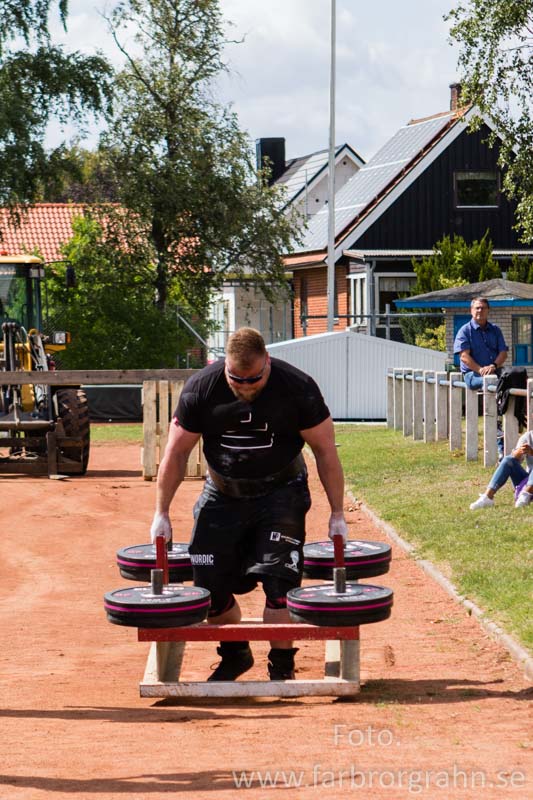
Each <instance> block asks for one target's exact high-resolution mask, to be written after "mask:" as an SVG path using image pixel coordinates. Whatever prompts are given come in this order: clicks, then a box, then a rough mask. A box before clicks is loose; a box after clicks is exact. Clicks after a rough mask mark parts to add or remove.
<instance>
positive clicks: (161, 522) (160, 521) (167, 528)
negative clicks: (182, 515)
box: [150, 511, 172, 543]
mask: <svg viewBox="0 0 533 800" xmlns="http://www.w3.org/2000/svg"><path fill="white" fill-rule="evenodd" d="M157 536H164V537H165V542H169V541H170V540H171V539H172V524H171V522H170V517H169V515H168V512H167V511H165V512H162V511H156V512H155V514H154V518H153V520H152V527H151V528H150V538H151V540H152V543H154V542H155V540H156V537H157Z"/></svg>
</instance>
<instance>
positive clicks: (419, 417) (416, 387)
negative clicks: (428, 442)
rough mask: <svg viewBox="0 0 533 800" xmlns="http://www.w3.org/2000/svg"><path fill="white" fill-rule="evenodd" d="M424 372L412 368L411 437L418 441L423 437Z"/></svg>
mask: <svg viewBox="0 0 533 800" xmlns="http://www.w3.org/2000/svg"><path fill="white" fill-rule="evenodd" d="M423 377H424V372H423V370H421V369H414V370H413V439H414V440H415V442H419V441H421V440H422V439H423V438H424V384H423V383H422V380H423Z"/></svg>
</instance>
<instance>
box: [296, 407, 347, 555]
mask: <svg viewBox="0 0 533 800" xmlns="http://www.w3.org/2000/svg"><path fill="white" fill-rule="evenodd" d="M300 434H301V436H302V437H303V439H304V441H305V442H306V443H307V444H308V445H309V447H310V448H311V450H312V451H313V454H314V456H315V459H316V466H317V470H318V476H319V478H320V482H321V484H322V486H323V487H324V490H325V492H326V495H327V498H328V501H329V505H330V508H331V516H330V519H329V537H330V538H333V536H334V535H337V534H338V535H340V536H342V538H343V540H344V541H346V535H347V533H348V528H347V526H346V520H345V519H344V511H343V506H344V472H343V470H342V464H341V462H340V460H339V456H338V453H337V448H336V446H335V434H334V429H333V420H332V419H331V417H328V418H327V419H325V420H324V422H321V423H320V424H319V425H315V427H314V428H307V430H303V431H300Z"/></svg>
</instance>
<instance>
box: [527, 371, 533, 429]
mask: <svg viewBox="0 0 533 800" xmlns="http://www.w3.org/2000/svg"><path fill="white" fill-rule="evenodd" d="M526 403H527V405H526V427H527V430H528V431H530V430H532V429H533V379H532V378H529V380H528V382H527V399H526Z"/></svg>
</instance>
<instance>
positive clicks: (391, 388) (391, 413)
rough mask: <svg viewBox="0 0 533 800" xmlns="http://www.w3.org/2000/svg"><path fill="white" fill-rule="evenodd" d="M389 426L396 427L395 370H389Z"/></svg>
mask: <svg viewBox="0 0 533 800" xmlns="http://www.w3.org/2000/svg"><path fill="white" fill-rule="evenodd" d="M387 428H394V371H393V370H391V369H390V368H389V369H388V370H387Z"/></svg>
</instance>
